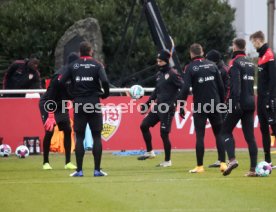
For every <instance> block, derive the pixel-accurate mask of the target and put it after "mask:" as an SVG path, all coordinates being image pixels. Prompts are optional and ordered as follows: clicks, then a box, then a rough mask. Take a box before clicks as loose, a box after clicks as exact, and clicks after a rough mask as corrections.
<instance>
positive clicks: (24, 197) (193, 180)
mask: <svg viewBox="0 0 276 212" xmlns="http://www.w3.org/2000/svg"><path fill="white" fill-rule="evenodd" d="M236 156H237V159H238V161H239V167H238V168H237V169H235V170H233V172H232V173H231V175H229V176H227V177H224V176H222V174H221V173H220V172H219V169H218V168H208V166H207V165H208V164H211V163H213V162H214V161H215V160H216V159H217V153H216V152H213V151H208V152H205V159H204V162H205V173H201V174H190V173H188V170H189V169H192V168H194V166H195V152H194V151H191V152H187V151H185V152H172V162H173V166H172V167H167V168H160V167H156V165H157V164H158V163H159V162H161V161H162V160H163V158H164V154H163V153H162V154H160V155H158V156H157V157H156V158H155V159H150V160H146V161H138V160H137V159H136V156H114V155H112V154H111V153H104V154H103V160H102V167H103V170H104V171H106V172H107V173H108V176H107V177H99V178H96V177H92V167H93V158H92V155H91V153H90V152H86V155H85V159H84V177H82V178H72V177H69V174H70V173H71V172H72V171H70V170H64V168H63V167H64V155H62V154H52V155H50V162H51V165H52V167H53V170H47V171H46V170H42V156H29V157H28V158H26V159H18V158H17V157H15V156H14V155H12V156H10V157H8V158H0V211H1V212H7V211H39V212H40V211H47V212H48V211H49V212H52V211H54V212H55V211H57V212H60V211H74V212H77V211H78V212H79V211H99V212H102V211H130V212H131V211H150V212H152V211H166V212H167V211H168V212H170V211H177V212H178V211H250V212H251V211H253V212H255V211H276V173H273V172H272V174H271V175H270V176H269V177H255V178H248V177H244V176H243V175H244V174H245V173H246V172H247V171H248V168H249V156H248V152H247V151H238V152H237V155H236ZM272 157H273V158H274V161H275V162H276V158H275V157H276V156H275V155H273V156H272ZM262 158H263V154H262V151H259V161H261V159H262ZM72 161H73V162H75V157H74V155H72ZM274 171H276V170H274Z"/></svg>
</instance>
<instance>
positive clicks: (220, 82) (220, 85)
mask: <svg viewBox="0 0 276 212" xmlns="http://www.w3.org/2000/svg"><path fill="white" fill-rule="evenodd" d="M216 82H217V86H218V92H219V97H220V102H224V97H225V90H224V83H223V80H222V76H221V72H220V71H219V70H218V69H217V68H216Z"/></svg>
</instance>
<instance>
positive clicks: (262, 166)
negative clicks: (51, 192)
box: [255, 161, 272, 177]
mask: <svg viewBox="0 0 276 212" xmlns="http://www.w3.org/2000/svg"><path fill="white" fill-rule="evenodd" d="M271 171H272V167H271V165H270V164H269V163H267V162H265V161H262V162H260V163H258V164H257V166H256V169H255V172H256V174H257V175H258V176H260V177H267V176H268V175H269V174H271Z"/></svg>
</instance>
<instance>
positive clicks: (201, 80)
mask: <svg viewBox="0 0 276 212" xmlns="http://www.w3.org/2000/svg"><path fill="white" fill-rule="evenodd" d="M183 72H184V74H183V76H184V87H183V89H182V91H181V99H184V100H186V99H187V97H188V95H189V90H190V87H192V93H193V101H194V103H196V104H198V103H202V104H205V103H211V101H212V100H213V102H214V104H218V103H222V102H224V85H223V82H222V79H221V74H220V71H219V70H218V68H217V66H216V65H215V63H213V62H211V61H209V60H206V59H204V58H203V57H199V56H198V57H195V58H193V59H192V61H191V62H190V63H189V64H188V65H186V67H185V68H184V70H183Z"/></svg>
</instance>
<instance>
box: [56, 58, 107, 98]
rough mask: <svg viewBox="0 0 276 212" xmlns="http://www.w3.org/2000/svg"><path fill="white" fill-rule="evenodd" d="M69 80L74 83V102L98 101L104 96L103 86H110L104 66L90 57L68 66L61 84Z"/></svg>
mask: <svg viewBox="0 0 276 212" xmlns="http://www.w3.org/2000/svg"><path fill="white" fill-rule="evenodd" d="M68 79H70V80H71V82H72V91H73V98H74V100H75V101H80V102H89V101H90V100H91V99H94V98H96V99H98V98H99V97H100V96H101V95H102V94H103V92H102V90H101V88H102V86H101V84H102V83H106V84H108V79H107V76H106V73H105V70H104V67H103V65H102V64H101V63H99V62H98V61H96V60H95V59H93V58H92V57H90V56H82V57H80V59H78V60H76V61H74V62H73V63H71V64H70V65H69V66H68V70H67V71H66V72H65V73H64V74H63V75H62V77H61V79H60V82H61V83H65V82H66V81H67V80H68ZM108 89H109V88H108Z"/></svg>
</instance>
